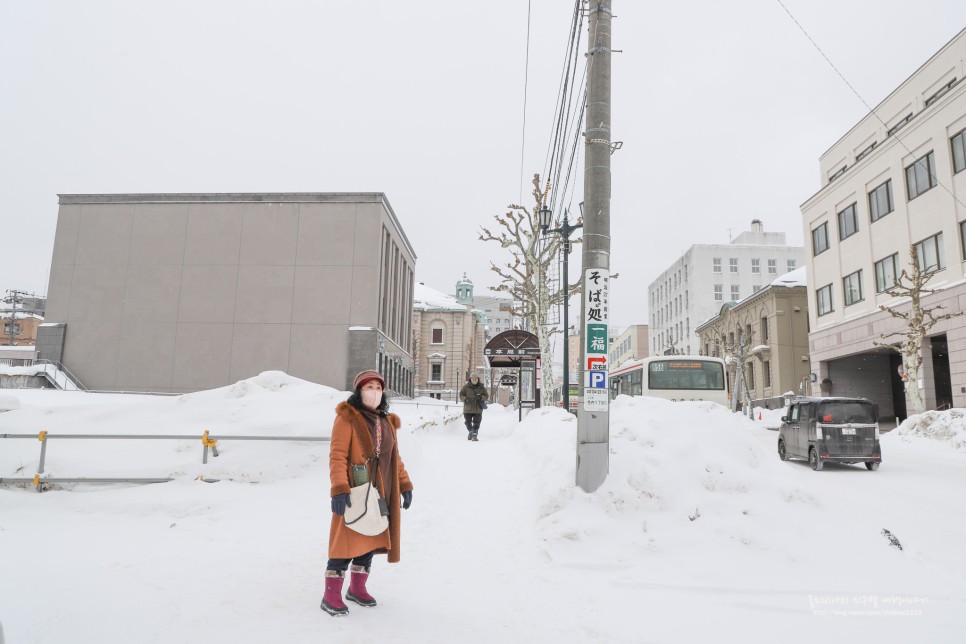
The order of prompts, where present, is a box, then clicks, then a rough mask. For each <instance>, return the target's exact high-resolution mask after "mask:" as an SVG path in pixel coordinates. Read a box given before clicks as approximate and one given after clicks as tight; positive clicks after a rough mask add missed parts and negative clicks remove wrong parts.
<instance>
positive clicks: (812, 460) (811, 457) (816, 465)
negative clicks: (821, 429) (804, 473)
mask: <svg viewBox="0 0 966 644" xmlns="http://www.w3.org/2000/svg"><path fill="white" fill-rule="evenodd" d="M808 464H809V465H811V466H812V469H813V470H815V471H816V472H820V471H821V470H822V465H824V463H822V459H820V458H819V457H818V450H817V449H815V448H814V447H813V448H811V449H810V450H808Z"/></svg>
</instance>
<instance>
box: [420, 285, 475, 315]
mask: <svg viewBox="0 0 966 644" xmlns="http://www.w3.org/2000/svg"><path fill="white" fill-rule="evenodd" d="M437 309H442V310H445V311H465V310H466V307H465V306H464V305H462V304H460V303H459V302H457V301H456V298H455V297H453V296H452V295H447V294H446V293H440V292H439V291H437V290H436V289H432V288H429V287H428V286H426V285H425V284H416V286H415V287H414V288H413V310H416V311H430V310H437Z"/></svg>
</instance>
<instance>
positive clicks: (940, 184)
mask: <svg viewBox="0 0 966 644" xmlns="http://www.w3.org/2000/svg"><path fill="white" fill-rule="evenodd" d="M776 1H777V2H778V4H780V5H781V7H782V9H784V10H785V13H787V14H788V17H789V18H791V19H792V22H794V23H795V24H796V25H797V26H798V28H799V29H800V30H801V31H802V33H803V34H805V37H806V38H808V41H809V42H810V43H812V45H813V46H814V47H815V49H816V50H817V51H818V53H820V54H821V55H822V58H824V59H825V61H826V62H827V63H828V64H829V66H830V67H831V68H832V69H833V70H835V73H836V74H838V77H839V78H841V79H842V82H843V83H845V84H846V86H847V87H848V88H849V89H850V90H852V93H853V94H855V96H856V97H857V98H858V99H859V100H860V101H861V102H862V104H863V105H865V107H866V109H868V110H869V113H870V114H872V116H874V117H875V119H876V120H877V121H878V122H879V123H881V124H882V126H883V127H885V128H888V127H889V126H888V125H887V124H886V122H885V121H883V120H882V118H881V117H880V116H879V115H878V114H876V111H875V110H874V109H873V108H872V107H871V106H870V105H869V103H868V102H867V101H866V100H865V98H863V97H862V95H861V94H859V92H858V90H856V89H855V88H854V87H853V86H852V83H850V82H849V81H848V79H846V78H845V76H844V75H843V74H842V72H840V71H839V69H838V67H836V66H835V64H834V63H833V62H832V60H831V59H830V58H829V57H828V56H826V55H825V52H824V51H822V48H821V47H819V46H818V43H816V42H815V40H814V39H813V38H812V37H811V36H810V35H809V33H808V32H807V31H806V30H805V27H803V26H802V23H800V22H799V21H798V20H797V19H796V18H795V16H793V15H792V12H791V11H789V10H788V7H786V6H785V3H783V2H782V0H776ZM886 138H889V136H888V135H886ZM896 141H897V142H898V143H899V145H901V146H902V147H903V149H904V150H905V151H906V152H908V153H909V154H910V155H911V154H912V150H910V149H909V146H907V145H906V142H905V141H903V140H902V139H901V138H900V135H899V133H898V132H896ZM934 178H935V179H936V184H937V185H939V186H941V187H942V189H943V190H945V191H946V192H948V193H949V196H950V197H952V198H953V200H954V201H955V202H956V203H958V204H959V205H960V206H963V207H964V208H966V204H964V203H963V202H962V201H960V199H959V197H957V196H956V195H955V193H953V191H952V190H950V189H949V186H947V185H946V184H945V183H943V182H942V181H940V180H939V177H938V176H935V177H934Z"/></svg>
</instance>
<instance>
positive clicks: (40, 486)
mask: <svg viewBox="0 0 966 644" xmlns="http://www.w3.org/2000/svg"><path fill="white" fill-rule="evenodd" d="M3 438H12V439H18V438H19V439H33V440H39V441H40V462H39V464H38V466H37V473H36V474H35V475H34V476H33V477H32V478H27V477H17V478H8V477H0V484H3V483H30V484H32V485H34V486H35V487H36V488H37V491H38V492H42V491H43V490H44V487H45V486H46V485H48V484H50V483H164V482H167V481H173V480H174V478H172V477H150V478H144V477H128V476H124V477H98V478H90V477H41V475H42V474H43V473H44V467H45V466H46V461H47V441H49V440H50V439H52V438H57V439H75V440H76V439H94V440H108V439H113V440H179V441H183V440H200V441H201V444H202V447H203V451H202V457H201V462H202V463H203V464H206V463H208V449H209V448H210V449H211V452H212V455H213V456H215V457H217V456H218V447H217V445H218V441H222V440H238V441H309V442H320V441H328V440H329V437H328V436H235V435H224V436H219V437H218V438H214V437H212V436H210V435H209V431H208V430H207V429H206V430H205V432H204V433H203V434H202V435H200V436H197V435H191V434H187V435H186V434H51V433H49V432H47V431H42V432H40V433H39V434H0V439H3ZM199 478H200V480H202V481H207V482H215V481H218V480H219V479H205V478H204V477H203V476H202V477H199Z"/></svg>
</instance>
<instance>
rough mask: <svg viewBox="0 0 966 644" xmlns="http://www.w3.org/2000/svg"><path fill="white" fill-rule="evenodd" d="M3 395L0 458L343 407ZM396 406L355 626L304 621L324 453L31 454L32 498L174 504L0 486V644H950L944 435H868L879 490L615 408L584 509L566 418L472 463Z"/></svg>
mask: <svg viewBox="0 0 966 644" xmlns="http://www.w3.org/2000/svg"><path fill="white" fill-rule="evenodd" d="M13 395H15V396H17V397H18V398H19V402H20V406H21V409H19V410H16V411H10V412H6V413H2V414H0V433H36V432H38V431H40V430H42V429H46V430H48V431H50V432H51V433H55V432H56V433H94V432H102V433H130V432H132V431H135V430H136V431H139V432H143V433H176V434H192V435H197V434H200V433H201V431H203V429H209V430H210V431H211V433H212V436H215V437H217V435H218V434H219V433H220V434H241V435H256V434H264V433H274V434H278V435H295V436H319V435H327V434H328V432H329V430H330V428H331V424H332V419H333V415H334V407H335V405H336V403H337V402H338V401H340V400H343V399H344V398H345V396H346V394H345V393H344V392H336V391H334V390H332V389H329V388H326V387H322V386H319V385H314V384H310V383H307V382H304V381H300V380H297V379H295V378H291V377H289V376H286V375H285V374H281V373H279V372H266V373H263V374H262V375H260V376H258V377H256V378H252V379H249V380H246V381H242V382H240V383H236V384H235V385H232V386H231V387H226V388H223V389H217V390H211V391H205V392H199V393H197V394H189V395H185V396H181V397H148V396H144V397H141V396H130V397H124V396H97V395H94V394H80V393H64V392H53V391H21V390H18V391H16V392H13ZM418 402H419V404H416V403H413V402H402V401H401V402H399V403H398V404H396V405H395V406H394V407H393V411H394V412H396V413H398V414H399V415H400V416H401V417H402V419H403V427H402V429H401V430H400V433H399V440H400V451H401V455H402V457H403V459H404V460H405V463H406V466H407V469H408V470H409V473H410V475H411V477H412V479H413V482H414V485H415V490H414V498H413V506H412V508H411V509H410V510H409V511H406V512H404V514H403V517H402V560H401V562H400V563H399V564H393V565H391V566H390V565H388V564H387V563H386V561H385V558H384V557H379V556H377V557H376V559H375V561H374V564H373V571H372V576H371V579H370V583H369V589H370V591H371V592H372V594H373V595H374V596H375V597H376V598H377V599H378V601H379V605H378V606H377V607H375V608H362V607H358V606H356V605H354V604H353V605H350V614H349V615H348V616H347V617H342V618H333V617H330V616H329V615H327V614H325V613H324V612H322V611H321V610H320V609H319V601H320V600H321V595H322V573H323V570H324V567H325V559H326V542H327V538H328V526H329V517H330V513H329V498H328V492H329V482H328V475H327V453H328V443H324V442H323V443H309V442H274V441H273V442H256V441H251V442H241V441H235V442H231V441H227V440H226V441H223V442H221V443H219V445H218V448H219V451H220V454H221V455H220V456H219V457H218V458H212V457H209V463H208V464H207V465H202V463H201V449H202V448H201V445H200V443H199V442H197V441H168V442H162V441H157V442H155V441H128V442H127V443H122V442H120V441H93V440H74V441H71V440H67V439H62V440H60V441H56V440H51V441H50V443H49V445H48V453H47V468H46V469H47V472H46V474H48V475H50V476H65V477H66V476H122V475H130V476H172V477H175V479H176V480H175V481H173V482H169V483H164V484H153V485H120V484H113V485H59V486H55V489H51V490H48V491H46V492H44V493H42V494H38V493H37V492H35V491H34V489H33V488H32V487H27V488H26V489H24V488H23V487H22V486H19V485H16V484H4V485H3V486H2V487H0V552H2V554H0V579H3V580H4V583H3V584H0V623H2V625H3V629H4V633H5V635H6V640H7V644H41V643H43V644H54V643H58V644H59V643H62V642H92V643H93V642H97V643H98V644H101V643H105V644H109V643H113V642H118V643H121V642H133V641H136V642H143V643H154V642H157V643H159V644H160V643H162V642H164V643H171V642H207V643H222V642H223V643H226V644H227V643H229V642H236V643H237V642H265V641H285V642H292V643H293V644H298V643H301V642H320V641H322V642H451V641H454V640H455V641H461V642H494V641H504V642H523V641H533V640H538V641H548V642H682V641H699V640H707V639H712V638H713V639H715V640H717V641H736V640H738V639H739V638H740V640H741V641H745V642H776V641H781V642H811V641H814V640H815V639H816V638H822V639H827V640H829V641H848V640H856V641H858V640H860V639H861V640H862V641H870V640H875V641H878V642H908V641H922V642H951V641H957V639H958V638H959V637H960V636H961V634H962V632H964V629H966V581H964V580H966V549H964V548H963V547H962V535H963V534H966V499H964V496H963V494H962V490H963V489H964V484H966V423H964V421H963V418H962V413H961V411H962V410H953V411H952V412H946V413H945V414H943V415H941V416H942V418H941V419H940V421H937V424H936V425H935V426H940V427H941V429H943V431H941V432H936V434H937V437H934V438H927V437H923V436H920V435H914V434H915V433H914V432H912V431H907V428H906V425H905V424H904V425H903V426H902V427H900V428H899V429H897V430H895V431H893V432H889V433H888V434H884V435H883V438H882V446H883V447H882V449H883V465H882V467H881V469H880V470H879V471H877V472H869V471H867V470H866V469H865V468H864V467H863V466H862V465H852V466H845V465H828V466H826V468H825V470H823V471H821V472H813V471H812V470H811V469H810V468H809V467H808V465H807V464H806V463H805V462H804V461H792V462H787V463H785V462H781V461H780V460H779V459H778V457H777V455H776V453H775V441H776V440H777V434H778V433H777V432H776V431H774V430H770V429H767V426H768V425H772V426H775V425H777V416H779V415H780V413H781V412H779V411H772V412H768V411H765V412H764V414H765V419H764V420H763V421H751V420H748V419H747V418H744V417H742V416H740V415H734V414H731V413H729V412H728V411H726V410H724V409H722V408H720V407H714V406H713V405H711V404H710V403H670V402H665V401H660V400H643V399H629V398H626V397H621V398H619V399H618V400H617V401H615V402H614V403H613V405H612V413H611V462H610V473H609V476H608V479H607V481H606V482H605V484H604V485H603V486H602V487H601V488H600V489H599V490H598V491H597V492H595V493H593V494H585V493H584V492H582V491H580V490H579V489H578V488H575V487H574V485H573V480H574V467H575V436H576V420H575V419H573V418H572V417H571V416H569V415H567V414H564V413H563V412H562V411H560V410H556V409H552V410H538V411H535V412H533V413H531V414H530V415H529V416H528V417H527V418H526V419H525V420H524V421H523V422H522V423H518V422H517V420H516V412H514V411H511V410H508V409H504V408H502V407H499V406H497V405H493V406H492V407H491V409H490V410H488V411H487V412H486V413H485V415H484V420H483V425H482V428H481V431H480V441H479V442H478V443H471V442H469V441H467V440H466V430H465V429H464V428H463V426H462V417H461V416H459V407H458V406H452V405H450V406H448V407H447V406H441V405H439V404H436V403H434V402H429V401H428V399H420V400H419V401H418ZM132 443H136V444H133V445H132ZM39 447H40V443H39V441H36V440H12V439H6V440H0V476H2V477H20V476H33V474H34V468H35V467H36V464H37V458H38V456H39ZM21 467H22V470H20V468H21ZM18 470H20V471H19V472H18ZM201 475H203V476H205V478H207V479H212V478H220V479H223V480H222V481H221V482H218V483H205V482H201V481H199V480H196V479H197V477H199V476H201ZM228 479H232V480H228ZM883 529H887V530H889V531H890V532H891V533H892V534H893V535H895V537H896V538H897V539H898V540H899V541H900V542H901V545H902V547H903V549H902V550H901V551H900V550H899V549H897V548H895V547H893V546H891V545H890V543H889V540H888V539H887V538H886V537H885V536H883V534H882V530H883Z"/></svg>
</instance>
